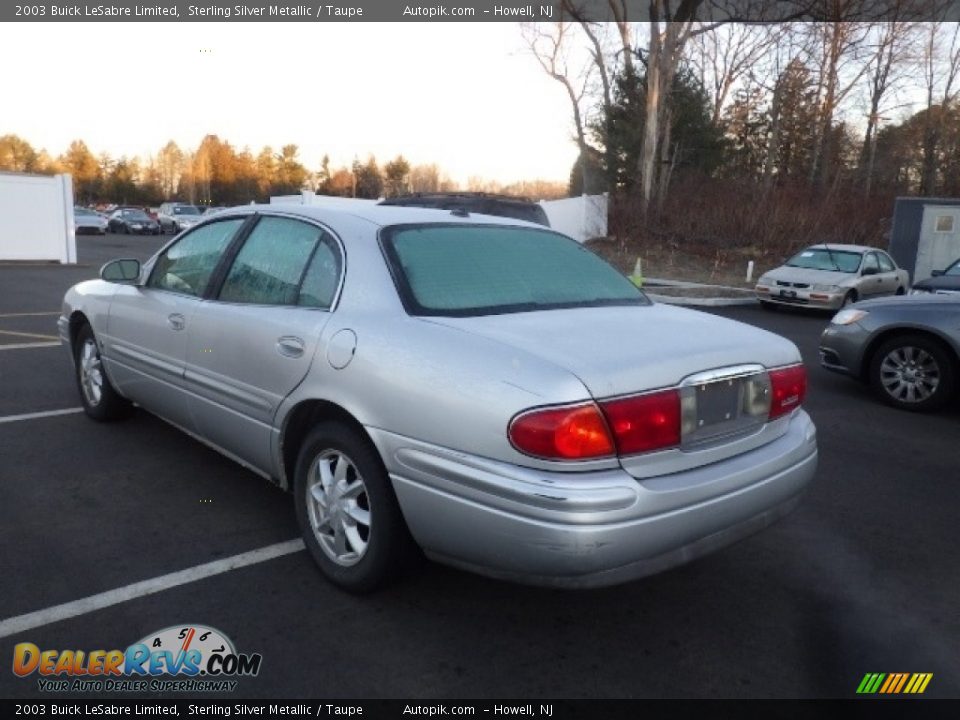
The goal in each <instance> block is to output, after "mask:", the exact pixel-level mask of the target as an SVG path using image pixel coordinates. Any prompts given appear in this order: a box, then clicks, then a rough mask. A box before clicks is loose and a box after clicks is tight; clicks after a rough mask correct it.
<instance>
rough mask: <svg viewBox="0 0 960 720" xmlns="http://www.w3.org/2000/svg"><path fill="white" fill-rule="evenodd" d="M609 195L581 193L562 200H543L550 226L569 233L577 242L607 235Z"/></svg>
mask: <svg viewBox="0 0 960 720" xmlns="http://www.w3.org/2000/svg"><path fill="white" fill-rule="evenodd" d="M608 199H609V198H608V197H607V195H606V193H604V194H603V195H581V196H580V197H574V198H564V199H562V200H541V201H540V204H541V205H542V206H543V210H544V212H546V213H547V219H548V220H549V221H550V227H552V228H553V229H554V230H557V231H559V232H562V233H564V234H565V235H569V236H570V237H572V238H573V239H574V240H576V241H577V242H586V241H587V240H590V239H591V238H597V237H606V235H607V204H608Z"/></svg>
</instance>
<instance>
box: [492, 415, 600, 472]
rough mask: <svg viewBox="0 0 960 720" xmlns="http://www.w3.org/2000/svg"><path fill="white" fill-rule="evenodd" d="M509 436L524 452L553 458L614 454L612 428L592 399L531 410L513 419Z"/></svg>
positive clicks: (574, 458) (572, 458) (569, 458)
mask: <svg viewBox="0 0 960 720" xmlns="http://www.w3.org/2000/svg"><path fill="white" fill-rule="evenodd" d="M509 434H510V440H511V441H512V442H513V444H514V445H515V446H516V448H517V449H518V450H520V451H521V452H525V453H527V454H528V455H536V456H538V457H542V458H548V459H553V460H586V459H588V458H597V457H604V456H607V455H613V453H614V448H613V440H612V439H611V438H610V431H609V430H608V429H607V424H606V422H605V421H604V419H603V415H601V414H600V409H599V408H598V407H597V406H596V405H594V404H593V403H587V404H584V405H575V406H573V407H564V408H548V409H546V410H532V411H530V412H528V413H524V414H523V415H518V416H517V417H516V418H514V420H513V422H512V423H510V430H509Z"/></svg>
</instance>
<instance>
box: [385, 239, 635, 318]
mask: <svg viewBox="0 0 960 720" xmlns="http://www.w3.org/2000/svg"><path fill="white" fill-rule="evenodd" d="M382 240H383V248H384V251H385V253H386V256H387V259H388V262H389V263H390V265H391V269H392V271H393V275H394V278H395V280H396V282H397V290H398V291H399V293H400V296H401V299H402V300H403V303H404V306H405V307H406V309H407V311H408V312H409V313H411V314H412V315H446V316H473V315H492V314H498V313H510V312H526V311H531V310H550V309H558V308H570V307H595V306H601V305H644V304H647V303H648V302H649V301H648V300H647V299H646V296H645V295H644V294H643V293H642V292H640V290H639V289H638V288H637V287H636V286H635V285H634V284H633V283H632V282H630V281H629V280H628V279H627V278H626V277H624V276H623V275H621V274H620V273H619V272H618V271H617V270H615V269H614V268H613V267H611V266H610V265H608V264H607V263H606V262H604V261H603V260H601V259H600V258H599V257H597V256H596V255H594V254H593V253H592V252H590V251H589V250H586V249H585V248H583V247H582V246H580V245H579V244H578V243H577V242H575V241H574V240H571V239H570V238H568V237H565V236H563V235H560V234H558V233H554V232H550V231H548V230H538V229H535V228H522V227H510V226H506V225H504V226H499V225H417V226H411V225H404V226H396V227H392V228H386V229H385V230H384V232H383V236H382Z"/></svg>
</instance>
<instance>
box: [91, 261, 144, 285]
mask: <svg viewBox="0 0 960 720" xmlns="http://www.w3.org/2000/svg"><path fill="white" fill-rule="evenodd" d="M100 279H101V280H106V281H107V282H114V283H136V282H137V280H139V279H140V261H139V260H133V259H129V258H124V259H122V260H111V261H110V262H108V263H107V264H106V265H104V266H103V267H102V268H100Z"/></svg>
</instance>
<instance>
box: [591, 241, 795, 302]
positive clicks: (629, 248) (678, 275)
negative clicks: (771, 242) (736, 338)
mask: <svg viewBox="0 0 960 720" xmlns="http://www.w3.org/2000/svg"><path fill="white" fill-rule="evenodd" d="M586 246H587V247H588V248H590V249H591V250H592V251H593V252H595V253H597V254H598V255H600V256H601V257H602V258H604V259H605V260H606V261H607V262H609V263H611V264H612V265H614V266H615V267H616V268H618V269H619V270H620V271H621V272H623V273H624V274H626V275H633V274H634V268H635V267H636V263H637V258H638V257H639V258H640V259H641V265H642V270H643V277H645V278H660V279H664V280H681V281H685V282H697V283H705V284H710V285H727V286H730V287H736V288H743V289H752V288H753V286H754V282H755V281H756V279H757V278H758V277H760V275H761V274H763V273H764V272H766V271H768V270H772V269H773V268H775V267H778V266H779V265H781V264H782V263H783V258H781V257H776V258H773V257H762V256H760V255H759V254H758V253H757V252H756V251H754V250H752V249H751V248H742V249H738V248H730V249H722V250H717V251H714V252H709V251H708V252H703V253H697V252H694V251H691V250H689V249H686V248H684V249H682V250H681V249H679V248H671V247H644V248H640V247H638V246H636V245H632V244H626V245H624V246H621V245H620V244H619V243H617V242H615V241H612V240H590V241H588V242H587V243H586ZM750 260H753V261H754V269H753V282H749V283H748V282H747V281H746V274H747V263H748V262H749V261H750ZM645 287H646V286H645ZM657 292H660V290H659V289H658V290H657ZM715 297H716V296H715Z"/></svg>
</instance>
